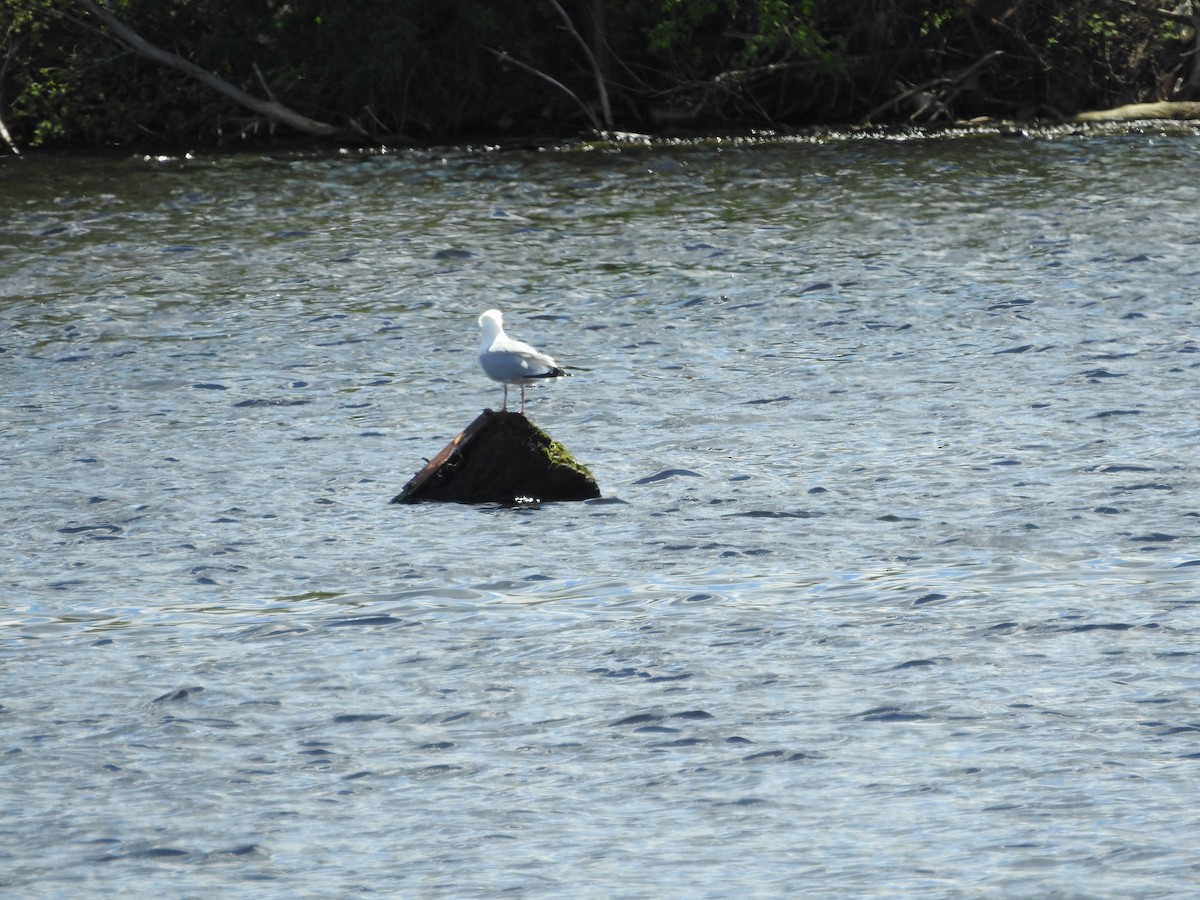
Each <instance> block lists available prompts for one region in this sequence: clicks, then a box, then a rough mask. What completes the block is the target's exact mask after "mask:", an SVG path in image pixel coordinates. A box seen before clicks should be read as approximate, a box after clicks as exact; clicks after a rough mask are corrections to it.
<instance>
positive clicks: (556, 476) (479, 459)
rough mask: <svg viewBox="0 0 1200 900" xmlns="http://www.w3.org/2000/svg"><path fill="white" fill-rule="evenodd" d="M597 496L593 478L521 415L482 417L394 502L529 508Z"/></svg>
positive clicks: (488, 414)
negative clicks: (528, 505)
mask: <svg viewBox="0 0 1200 900" xmlns="http://www.w3.org/2000/svg"><path fill="white" fill-rule="evenodd" d="M599 496H600V488H599V487H598V486H597V485H596V480H595V479H594V478H592V474H591V473H590V472H589V471H588V470H587V469H586V468H584V467H583V466H582V465H580V464H579V463H578V462H576V461H575V459H574V457H572V456H571V454H570V453H568V452H567V450H566V448H564V447H563V445H562V444H560V443H558V441H555V440H552V439H551V438H550V436H549V435H548V434H546V432H544V431H542V430H541V429H540V428H538V427H537V426H536V425H534V424H533V423H532V422H530V421H529V420H528V419H527V418H525V416H523V415H521V414H520V413H515V412H493V411H492V410H490V409H485V410H484V411H483V413H482V414H480V416H479V417H478V418H477V419H476V420H475V421H474V422H472V423H471V424H470V425H468V426H467V427H466V428H465V429H463V431H462V433H461V434H459V435H458V437H456V438H455V439H454V440H452V441H451V442H450V443H449V444H447V445H446V446H445V448H444V449H443V450H442V452H441V453H439V454H438V455H437V456H435V457H434V458H433V459H431V460H430V461H429V463H428V464H427V465H426V466H425V468H423V469H422V470H421V471H420V472H418V473H417V474H416V476H415V477H414V478H413V480H412V481H410V482H409V483H408V484H406V485H405V486H404V490H403V491H401V492H400V494H399V496H397V497H394V498H393V499H392V502H393V503H423V502H426V501H435V502H436V501H442V502H449V503H513V504H515V503H529V502H542V501H554V500H590V499H592V498H594V497H599Z"/></svg>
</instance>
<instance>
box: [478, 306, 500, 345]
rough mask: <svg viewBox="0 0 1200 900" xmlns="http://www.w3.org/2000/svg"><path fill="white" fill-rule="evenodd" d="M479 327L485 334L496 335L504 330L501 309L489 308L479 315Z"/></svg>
mask: <svg viewBox="0 0 1200 900" xmlns="http://www.w3.org/2000/svg"><path fill="white" fill-rule="evenodd" d="M479 328H480V330H481V331H482V332H483V333H484V335H485V336H489V337H493V338H494V337H495V336H496V335H498V334H500V333H501V332H502V331H504V318H503V316H501V315H500V310H498V309H489V310H488V311H487V312H485V313H484V314H483V315H481V316H480V317H479Z"/></svg>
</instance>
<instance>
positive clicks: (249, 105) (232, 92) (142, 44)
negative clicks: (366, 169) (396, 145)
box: [76, 0, 366, 138]
mask: <svg viewBox="0 0 1200 900" xmlns="http://www.w3.org/2000/svg"><path fill="white" fill-rule="evenodd" d="M76 2H77V3H78V4H79V5H80V6H82V7H83V8H84V9H86V10H87V11H88V12H90V13H91V14H92V15H93V16H95V17H96V18H98V19H99V20H100V21H101V22H103V23H104V25H105V27H106V28H107V29H108V31H109V32H110V33H111V36H112V37H113V39H114V40H116V41H118V42H120V43H121V44H124V45H125V46H126V47H128V48H129V49H131V50H133V51H134V52H135V53H137V54H139V55H140V56H144V57H146V58H147V59H149V60H153V61H154V62H156V63H160V64H162V65H164V66H169V67H171V68H172V69H177V70H178V71H180V72H182V73H183V74H185V75H187V76H188V77H189V78H194V79H196V80H197V81H199V82H200V83H201V84H204V85H207V86H208V87H210V88H212V89H213V90H215V91H217V92H218V93H221V94H224V95H225V96H226V97H228V98H229V99H231V100H233V101H234V102H235V103H237V104H239V105H241V106H244V107H246V109H248V110H250V111H251V112H254V113H257V114H258V115H260V116H266V117H267V118H269V119H271V120H272V121H275V122H281V123H283V124H285V125H289V126H291V127H292V128H295V129H296V130H297V131H299V132H302V133H303V134H308V135H312V136H313V137H329V138H331V137H338V136H339V135H345V134H347V132H346V131H345V130H343V129H339V128H337V127H336V126H334V125H330V124H329V123H327V122H318V121H316V120H315V119H310V118H308V117H307V116H303V115H301V114H300V113H298V112H296V111H294V110H291V109H288V107H286V106H284V105H283V104H282V103H279V102H278V101H276V100H260V99H258V98H257V97H255V96H253V95H252V94H247V93H246V92H245V91H243V90H242V89H241V88H238V87H235V86H234V85H232V84H230V83H229V82H228V81H226V80H225V79H224V78H222V77H221V76H220V75H217V74H215V73H213V72H210V71H208V70H207V69H204V68H201V67H200V66H198V65H196V64H195V63H194V62H192V61H191V60H189V59H185V58H184V57H182V56H180V55H179V54H177V53H172V52H171V51H169V50H163V49H162V48H161V47H157V46H155V45H154V44H151V43H150V42H149V41H147V40H146V39H145V38H143V37H142V36H141V35H140V34H138V33H137V32H136V31H134V30H133V29H132V28H130V27H129V26H128V25H126V24H125V23H124V22H122V21H121V20H120V19H118V18H117V17H116V16H114V15H113V14H112V13H111V12H109V11H108V10H107V9H105V8H104V7H103V6H100V5H99V4H98V3H96V2H95V0H76ZM351 133H352V134H355V135H356V136H358V137H365V136H366V133H365V132H351Z"/></svg>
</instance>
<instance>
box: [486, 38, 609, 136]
mask: <svg viewBox="0 0 1200 900" xmlns="http://www.w3.org/2000/svg"><path fill="white" fill-rule="evenodd" d="M484 49H485V50H487V51H488V52H489V53H492V54H494V55H495V56H496V57H497V58H498V59H499V60H500V61H501V62H509V63H512V64H513V65H514V66H516V67H517V68H520V69H524V70H525V71H526V72H528V73H529V74H531V75H536V76H537V77H538V78H541V79H543V80H544V81H548V82H550V83H551V84H552V85H554V86H555V87H556V88H558V89H559V90H560V91H562V92H563V93H564V94H566V95H567V96H568V97H570V98H571V99H572V100H574V101H575V102H576V103H577V104H579V108H580V109H582V110H583V113H584V115H586V116H587V117H588V120H589V121H590V122H591V123H592V128H594V129H596V131H603V130H604V126H603V125H602V124H601V122H600V120H599V119H597V118H596V113H595V112H593V111H592V108H591V107H590V106H588V105H587V104H586V103H584V102H583V101H582V100H580V99H579V96H578V95H577V94H576V93H575V92H574V91H573V90H571V89H570V88H569V87H567V86H566V85H565V84H563V83H562V82H561V81H559V80H558V79H557V78H553V77H551V76H550V75H547V74H546V73H545V72H543V71H542V70H541V69H535V68H534V67H533V66H531V65H529V63H523V62H521V61H520V60H519V59H517V58H516V57H515V56H511V55H510V54H508V53H505V52H504V51H503V50H494V49H492V48H491V47H485V48H484Z"/></svg>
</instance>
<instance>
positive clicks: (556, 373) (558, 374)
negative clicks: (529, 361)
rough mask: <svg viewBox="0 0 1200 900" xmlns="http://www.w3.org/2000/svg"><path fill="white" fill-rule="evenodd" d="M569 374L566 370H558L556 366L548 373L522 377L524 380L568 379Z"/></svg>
mask: <svg viewBox="0 0 1200 900" xmlns="http://www.w3.org/2000/svg"><path fill="white" fill-rule="evenodd" d="M570 374H571V373H570V372H568V371H567V370H566V369H560V368H558V367H557V366H555V367H554V368H553V369H551V370H550V371H549V372H539V373H538V374H537V375H526V376H524V377H525V378H565V377H568V376H569V375H570Z"/></svg>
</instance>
